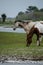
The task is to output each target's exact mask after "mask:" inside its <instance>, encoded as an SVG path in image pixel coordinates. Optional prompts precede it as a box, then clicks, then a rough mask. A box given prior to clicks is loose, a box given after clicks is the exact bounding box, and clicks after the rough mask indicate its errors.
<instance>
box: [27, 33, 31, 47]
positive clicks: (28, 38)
mask: <svg viewBox="0 0 43 65" xmlns="http://www.w3.org/2000/svg"><path fill="white" fill-rule="evenodd" d="M31 42H32V37H31V36H30V35H29V34H27V44H26V46H30V44H31Z"/></svg>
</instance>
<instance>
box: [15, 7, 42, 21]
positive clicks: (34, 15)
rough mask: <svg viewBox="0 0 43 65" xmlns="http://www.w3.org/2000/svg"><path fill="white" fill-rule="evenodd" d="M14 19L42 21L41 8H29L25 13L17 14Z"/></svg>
mask: <svg viewBox="0 0 43 65" xmlns="http://www.w3.org/2000/svg"><path fill="white" fill-rule="evenodd" d="M16 19H20V20H43V8H42V9H38V8H37V7H36V6H29V7H28V8H27V9H26V11H25V12H22V11H21V12H19V13H18V15H17V16H16Z"/></svg>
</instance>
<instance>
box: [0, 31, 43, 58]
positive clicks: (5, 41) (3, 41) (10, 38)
mask: <svg viewBox="0 0 43 65" xmlns="http://www.w3.org/2000/svg"><path fill="white" fill-rule="evenodd" d="M1 55H9V56H11V55H12V56H14V55H16V56H19V57H24V58H37V59H43V39H42V42H41V46H37V45H36V35H34V36H33V42H32V44H31V45H30V46H29V47H26V34H24V33H11V32H10V33H8V32H0V56H1Z"/></svg>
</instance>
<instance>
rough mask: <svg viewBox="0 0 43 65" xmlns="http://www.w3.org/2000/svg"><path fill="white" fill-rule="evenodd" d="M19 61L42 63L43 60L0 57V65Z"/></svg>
mask: <svg viewBox="0 0 43 65" xmlns="http://www.w3.org/2000/svg"><path fill="white" fill-rule="evenodd" d="M19 61H22V62H24V61H28V62H29V61H34V62H37V61H39V62H40V61H43V58H25V57H15V56H0V62H1V63H8V62H13V63H14V62H19Z"/></svg>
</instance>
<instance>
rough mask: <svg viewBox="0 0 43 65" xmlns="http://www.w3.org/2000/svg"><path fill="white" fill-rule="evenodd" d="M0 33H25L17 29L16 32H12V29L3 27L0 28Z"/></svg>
mask: <svg viewBox="0 0 43 65" xmlns="http://www.w3.org/2000/svg"><path fill="white" fill-rule="evenodd" d="M0 32H17V33H25V31H24V29H22V28H17V29H16V30H13V28H5V27H3V26H0Z"/></svg>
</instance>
